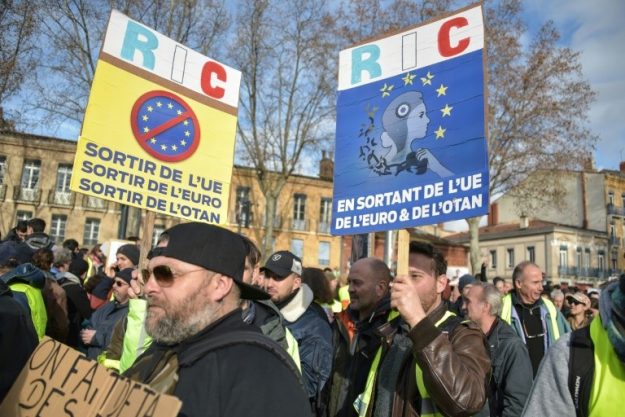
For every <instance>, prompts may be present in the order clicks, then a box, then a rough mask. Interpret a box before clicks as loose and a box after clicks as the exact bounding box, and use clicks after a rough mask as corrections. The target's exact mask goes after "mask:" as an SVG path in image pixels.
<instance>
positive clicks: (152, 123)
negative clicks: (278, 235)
mask: <svg viewBox="0 0 625 417" xmlns="http://www.w3.org/2000/svg"><path fill="white" fill-rule="evenodd" d="M240 79H241V73H240V72H239V71H236V70H234V69H232V68H229V67H227V66H226V65H223V64H221V63H218V62H217V61H215V60H212V59H210V58H208V57H206V56H203V55H201V54H199V53H197V52H195V51H193V50H190V49H189V48H187V47H185V46H184V45H181V44H178V43H176V42H174V41H173V40H171V39H169V38H167V37H165V36H163V35H162V34H160V33H158V32H155V31H153V30H152V29H150V28H148V27H146V26H144V25H142V24H140V23H138V22H135V21H133V20H132V19H130V18H128V17H126V16H124V15H123V14H121V13H119V12H117V11H115V10H114V11H113V12H112V13H111V17H110V20H109V24H108V29H107V32H106V37H105V40H104V44H103V47H102V51H101V53H100V58H99V60H98V65H97V69H96V72H95V75H94V78H93V83H92V87H91V94H90V96H89V103H88V105H87V109H86V112H85V118H84V121H83V127H82V132H81V137H80V139H79V141H78V146H77V151H76V158H75V161H74V169H73V172H72V181H71V187H70V188H71V189H72V191H76V192H80V193H83V194H87V195H90V196H94V197H99V198H103V199H106V200H111V201H115V202H118V203H122V204H126V205H130V206H135V207H139V208H144V209H148V210H151V211H154V212H158V213H162V214H167V215H170V216H175V217H180V218H184V219H188V220H193V221H202V222H209V223H222V224H223V223H226V222H227V210H228V196H229V190H230V181H231V174H232V163H233V156H234V140H235V132H236V121H237V105H238V99H239V83H240Z"/></svg>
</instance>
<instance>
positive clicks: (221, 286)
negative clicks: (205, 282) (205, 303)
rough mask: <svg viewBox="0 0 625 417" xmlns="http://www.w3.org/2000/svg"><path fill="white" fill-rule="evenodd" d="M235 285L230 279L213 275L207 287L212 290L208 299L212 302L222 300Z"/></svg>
mask: <svg viewBox="0 0 625 417" xmlns="http://www.w3.org/2000/svg"><path fill="white" fill-rule="evenodd" d="M233 285H236V284H235V283H234V280H233V279H232V278H230V277H227V276H225V275H221V274H215V275H214V276H213V277H212V278H211V282H210V284H209V287H211V288H212V291H211V293H210V297H211V298H212V299H213V301H218V302H219V301H221V300H223V299H224V298H225V297H226V296H227V295H228V294H230V292H231V291H232V286H233Z"/></svg>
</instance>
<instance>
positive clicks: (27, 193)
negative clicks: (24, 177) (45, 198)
mask: <svg viewBox="0 0 625 417" xmlns="http://www.w3.org/2000/svg"><path fill="white" fill-rule="evenodd" d="M13 200H15V201H20V202H24V203H34V204H39V203H40V202H41V190H39V189H38V188H23V187H21V186H18V187H15V188H13Z"/></svg>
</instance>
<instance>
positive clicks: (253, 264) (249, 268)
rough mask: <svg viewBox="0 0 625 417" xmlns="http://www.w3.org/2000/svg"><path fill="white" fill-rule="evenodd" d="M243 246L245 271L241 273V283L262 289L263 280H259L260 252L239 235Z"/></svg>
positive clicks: (253, 244)
mask: <svg viewBox="0 0 625 417" xmlns="http://www.w3.org/2000/svg"><path fill="white" fill-rule="evenodd" d="M241 239H243V244H244V245H245V251H246V253H247V255H246V256H245V271H244V272H243V282H245V283H246V284H250V285H255V286H257V287H261V288H262V287H263V279H261V278H260V250H259V249H258V246H256V244H255V243H254V242H252V240H251V239H250V238H249V237H247V236H243V235H241Z"/></svg>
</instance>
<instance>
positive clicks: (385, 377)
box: [330, 242, 490, 417]
mask: <svg viewBox="0 0 625 417" xmlns="http://www.w3.org/2000/svg"><path fill="white" fill-rule="evenodd" d="M359 262H361V261H359ZM367 262H369V263H370V262H371V261H369V260H367ZM409 262H410V270H409V275H408V276H399V277H396V278H395V279H394V280H392V282H391V283H390V284H389V286H390V288H391V289H390V306H389V307H387V308H386V309H384V308H381V307H380V306H383V301H384V299H385V298H386V299H387V300H388V298H387V297H388V296H389V295H388V294H389V293H388V292H386V297H385V296H383V295H382V293H381V289H384V287H385V286H384V285H381V284H380V285H368V286H367V287H368V288H370V291H371V297H368V296H366V295H365V294H358V295H359V297H360V298H359V300H360V301H359V303H360V304H363V306H360V305H359V304H358V303H356V305H355V306H352V307H356V308H355V309H356V310H358V309H359V308H361V307H364V304H365V303H364V302H362V300H365V299H369V298H372V300H373V301H376V302H375V303H369V304H373V305H374V306H375V308H374V310H375V311H378V310H379V311H386V312H387V313H386V319H385V320H383V321H382V322H381V323H380V322H379V321H378V324H375V329H374V330H373V331H372V332H371V333H372V334H373V335H377V336H376V337H377V338H378V344H377V346H378V347H376V348H375V350H371V349H369V354H368V355H366V356H367V357H368V358H369V360H368V361H364V363H366V365H361V366H366V367H367V369H366V370H353V369H351V368H353V366H351V365H353V364H354V363H358V362H357V360H358V356H357V355H358V349H356V350H354V349H353V346H352V349H350V351H351V352H354V353H352V354H351V357H348V358H345V354H343V355H342V358H341V360H340V361H338V362H337V356H338V355H336V354H335V368H334V375H333V387H332V397H333V398H332V399H331V401H330V403H331V407H330V415H331V416H338V415H340V416H362V417H364V416H374V417H377V416H380V417H391V416H392V417H395V416H397V417H399V416H435V415H441V413H444V415H447V416H470V415H474V414H476V413H478V412H479V411H480V410H482V408H483V407H484V404H485V402H486V395H487V394H486V393H487V385H488V380H489V376H490V360H489V355H488V351H487V347H486V342H485V338H484V335H483V334H482V332H481V330H480V329H479V328H478V327H477V325H475V324H474V323H471V322H464V321H462V320H461V319H460V318H458V317H457V316H455V315H453V313H449V312H448V311H447V306H446V304H445V303H444V302H443V300H442V297H441V294H442V292H443V290H444V289H445V286H446V284H447V276H446V275H445V272H446V270H447V262H446V261H445V259H444V258H443V256H442V254H441V253H440V251H438V250H436V249H435V248H433V247H432V246H431V245H427V244H421V243H417V242H412V243H411V245H410V258H409ZM356 266H361V265H356V264H354V267H356ZM371 272H372V270H368V271H367V273H360V274H357V275H355V274H353V273H352V271H350V293H351V292H352V282H351V278H352V275H354V276H355V277H356V278H358V279H360V280H363V279H364V280H371V281H372V284H375V283H377V282H378V281H385V280H384V279H382V280H380V278H379V277H376V275H379V274H373V273H371ZM387 303H388V301H387ZM390 307H393V308H394V309H395V311H393V310H390ZM353 309H354V308H352V310H353ZM371 317H378V315H375V314H372V315H371ZM356 320H357V321H356V333H357V334H358V331H359V328H361V327H363V324H365V323H364V322H367V323H369V325H372V324H373V322H372V319H371V318H369V319H364V318H363V317H362V315H361V316H360V317H356ZM356 336H357V335H356ZM355 340H358V337H355ZM337 349H339V351H343V353H345V349H341V345H339V346H338V347H337ZM378 355H379V360H376V357H378ZM360 363H363V361H361V362H360ZM350 369H351V371H349V372H346V370H350ZM363 371H364V372H363ZM348 375H352V376H356V375H357V376H358V378H359V379H363V378H364V380H363V381H360V383H358V384H357V383H356V382H358V381H353V380H352V381H351V384H350V386H351V385H357V386H359V387H364V390H363V391H362V392H361V393H360V394H359V395H358V396H356V398H355V400H354V396H351V398H350V396H349V395H348V396H345V395H344V393H343V395H341V394H342V393H341V391H343V390H344V389H345V388H344V387H343V389H335V386H334V384H336V382H337V376H338V377H339V378H338V380H340V379H341V378H340V377H341V376H343V377H345V378H346V377H347V376H348ZM371 377H374V378H371ZM345 378H344V379H345ZM367 380H369V381H372V383H369V384H367V383H366V381H367ZM359 389H360V388H359ZM346 397H347V398H346ZM348 402H349V404H348ZM437 413H439V414H437Z"/></svg>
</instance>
